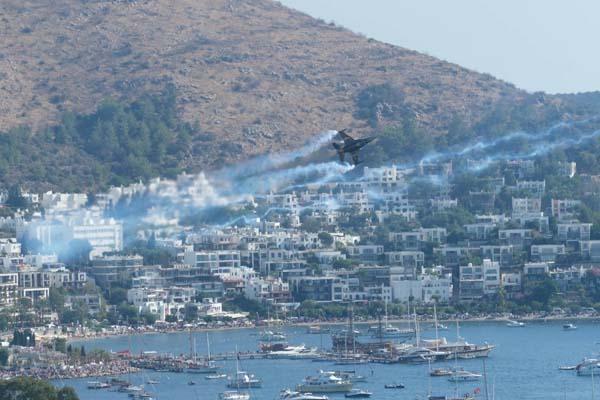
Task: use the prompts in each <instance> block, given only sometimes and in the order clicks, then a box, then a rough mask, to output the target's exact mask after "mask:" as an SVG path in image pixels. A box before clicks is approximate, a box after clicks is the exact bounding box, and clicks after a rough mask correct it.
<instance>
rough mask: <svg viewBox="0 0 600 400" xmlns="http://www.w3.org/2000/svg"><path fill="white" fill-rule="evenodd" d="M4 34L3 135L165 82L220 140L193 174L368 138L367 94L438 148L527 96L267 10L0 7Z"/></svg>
mask: <svg viewBox="0 0 600 400" xmlns="http://www.w3.org/2000/svg"><path fill="white" fill-rule="evenodd" d="M0 21H1V24H0V35H1V37H2V40H1V41H0V130H6V129H8V128H10V127H13V126H17V125H30V126H32V127H34V129H39V128H43V127H45V126H48V125H51V124H53V123H54V122H56V121H57V118H58V117H59V116H60V113H61V112H62V111H64V110H74V111H77V112H89V111H92V110H93V109H94V108H95V106H96V105H97V104H98V102H99V101H101V100H102V99H103V98H106V97H108V96H114V97H117V98H134V97H136V96H138V95H139V94H141V93H143V92H145V91H148V90H150V91H157V90H160V89H161V88H163V87H164V85H165V83H166V82H173V83H175V85H176V86H177V88H178V89H179V93H180V98H179V108H180V112H181V115H182V116H183V117H184V118H185V119H186V120H188V121H198V122H199V124H200V127H201V130H202V131H203V132H209V133H212V134H213V135H214V137H215V139H214V140H209V141H206V135H204V136H203V137H202V138H197V141H196V143H195V146H194V149H193V154H194V157H193V159H192V160H193V161H191V163H192V164H194V165H190V167H196V168H197V167H199V166H200V165H201V163H204V162H217V163H218V162H219V158H221V161H222V158H223V157H225V155H226V154H228V153H230V152H231V150H232V149H233V150H234V153H235V154H238V157H240V158H241V157H246V156H248V155H251V154H256V153H261V152H266V151H271V150H272V151H274V150H277V149H280V148H283V147H285V146H291V145H293V144H294V143H295V140H296V139H297V138H300V140H304V139H306V138H308V137H309V136H310V135H313V134H315V133H316V132H319V131H322V130H325V129H332V128H337V127H346V126H351V127H353V128H355V130H357V131H359V132H360V131H361V130H366V129H367V126H366V124H365V122H364V121H361V120H358V119H356V118H355V117H354V116H353V113H354V111H355V103H354V99H355V96H356V94H357V93H358V92H359V91H360V90H361V89H362V88H365V87H367V86H369V85H373V84H379V83H384V82H388V83H392V84H393V85H395V86H397V87H399V88H401V90H402V91H403V92H404V94H405V97H406V102H407V106H408V107H409V108H410V110H411V112H412V113H413V114H414V115H415V117H416V118H417V120H418V121H419V122H420V124H421V125H422V126H423V127H425V128H426V129H427V131H428V132H430V133H431V134H432V135H438V134H444V133H445V129H446V128H447V126H448V123H449V122H450V120H451V119H452V117H453V116H454V115H461V116H462V117H463V119H464V120H466V121H477V120H478V118H480V117H481V115H482V114H483V113H484V112H485V111H486V110H488V109H489V108H490V107H492V106H493V105H494V104H496V103H497V102H498V101H500V100H502V99H504V100H506V99H515V100H517V99H519V98H521V97H522V96H523V95H524V93H523V92H522V91H520V90H518V89H516V88H515V87H514V86H512V85H510V84H507V83H505V82H502V81H499V80H496V79H494V78H492V77H491V76H489V75H485V74H480V73H476V72H473V71H470V70H467V69H464V68H461V67H459V66H457V65H454V64H450V63H447V62H443V61H440V60H438V59H435V58H433V57H430V56H426V55H423V54H420V53H417V52H414V51H410V50H406V49H403V48H399V47H395V46H392V45H388V44H385V43H381V42H377V41H375V40H370V39H368V38H365V37H363V36H360V35H357V34H355V33H352V32H350V31H348V30H346V29H343V28H339V27H336V26H332V25H329V24H327V23H325V22H323V21H318V20H316V19H314V18H311V17H309V16H307V15H305V14H302V13H300V12H297V11H294V10H290V9H288V8H286V7H283V6H281V5H280V4H278V3H275V2H272V1H269V0H140V1H100V0H96V1H93V0H3V1H2V2H1V3H0ZM201 139H204V140H201ZM233 141H237V142H238V143H239V145H240V146H239V147H236V146H235V144H233V145H232V144H231V143H232V142H233ZM224 144H225V145H224ZM224 148H225V149H226V150H227V151H225V150H224Z"/></svg>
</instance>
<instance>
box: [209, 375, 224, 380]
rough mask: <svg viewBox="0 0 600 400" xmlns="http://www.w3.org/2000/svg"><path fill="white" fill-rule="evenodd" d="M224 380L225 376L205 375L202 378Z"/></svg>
mask: <svg viewBox="0 0 600 400" xmlns="http://www.w3.org/2000/svg"><path fill="white" fill-rule="evenodd" d="M225 378H227V374H213V375H206V376H205V377H204V379H206V380H215V379H225Z"/></svg>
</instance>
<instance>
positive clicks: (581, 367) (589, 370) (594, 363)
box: [575, 358, 600, 376]
mask: <svg viewBox="0 0 600 400" xmlns="http://www.w3.org/2000/svg"><path fill="white" fill-rule="evenodd" d="M575 371H577V375H579V376H592V375H596V376H598V375H600V360H599V359H597V358H586V359H584V360H583V361H582V362H581V363H579V364H578V365H577V366H576V367H575Z"/></svg>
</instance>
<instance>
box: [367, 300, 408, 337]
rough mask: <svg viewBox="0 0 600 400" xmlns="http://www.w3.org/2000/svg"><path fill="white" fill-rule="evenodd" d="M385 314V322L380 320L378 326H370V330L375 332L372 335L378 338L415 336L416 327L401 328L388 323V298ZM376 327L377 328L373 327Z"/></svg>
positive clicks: (385, 303)
mask: <svg viewBox="0 0 600 400" xmlns="http://www.w3.org/2000/svg"><path fill="white" fill-rule="evenodd" d="M384 308H385V314H384V318H383V324H382V323H381V322H380V323H379V325H378V326H376V327H369V331H371V332H373V334H372V337H373V338H377V339H409V338H411V337H413V336H415V333H416V331H415V329H411V328H410V327H409V328H406V329H400V328H398V327H396V326H393V325H391V324H389V323H388V309H387V299H386V300H385V302H384ZM373 328H375V329H373Z"/></svg>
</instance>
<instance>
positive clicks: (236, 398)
mask: <svg viewBox="0 0 600 400" xmlns="http://www.w3.org/2000/svg"><path fill="white" fill-rule="evenodd" d="M219 400H250V393H246V392H240V391H238V390H228V391H226V392H222V393H219Z"/></svg>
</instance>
